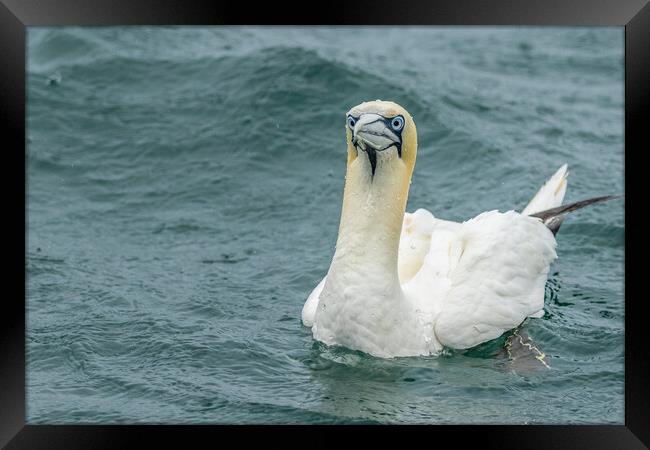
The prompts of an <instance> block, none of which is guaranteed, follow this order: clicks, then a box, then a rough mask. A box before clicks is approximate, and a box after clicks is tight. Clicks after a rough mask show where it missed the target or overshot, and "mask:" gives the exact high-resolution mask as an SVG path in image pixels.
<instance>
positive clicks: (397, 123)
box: [390, 116, 404, 131]
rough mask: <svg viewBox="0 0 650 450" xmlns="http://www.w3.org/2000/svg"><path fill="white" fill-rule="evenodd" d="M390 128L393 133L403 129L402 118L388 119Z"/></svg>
mask: <svg viewBox="0 0 650 450" xmlns="http://www.w3.org/2000/svg"><path fill="white" fill-rule="evenodd" d="M390 127H391V128H392V129H393V130H395V131H400V130H401V129H402V128H404V117H402V116H395V117H393V118H392V119H390Z"/></svg>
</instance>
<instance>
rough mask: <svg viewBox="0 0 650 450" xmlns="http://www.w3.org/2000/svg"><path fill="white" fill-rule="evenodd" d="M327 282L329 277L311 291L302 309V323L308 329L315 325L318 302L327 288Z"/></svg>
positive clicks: (325, 277) (324, 278)
mask: <svg viewBox="0 0 650 450" xmlns="http://www.w3.org/2000/svg"><path fill="white" fill-rule="evenodd" d="M325 280H327V275H326V276H324V277H323V279H322V280H321V282H320V283H318V285H317V286H316V287H315V288H314V290H313V291H311V294H309V297H307V301H306V302H305V305H304V306H303V307H302V314H301V316H302V323H303V324H304V325H305V326H306V327H311V326H312V325H313V324H314V318H315V317H316V308H318V300H319V297H320V293H321V291H322V290H323V286H325Z"/></svg>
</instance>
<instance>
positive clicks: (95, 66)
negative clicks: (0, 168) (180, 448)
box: [26, 27, 625, 424]
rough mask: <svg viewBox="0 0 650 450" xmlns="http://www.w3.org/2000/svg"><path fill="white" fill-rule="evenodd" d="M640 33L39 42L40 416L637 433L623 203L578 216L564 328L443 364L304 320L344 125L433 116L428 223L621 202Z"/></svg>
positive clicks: (35, 357)
mask: <svg viewBox="0 0 650 450" xmlns="http://www.w3.org/2000/svg"><path fill="white" fill-rule="evenodd" d="M623 39H624V34H623V28H622V27H619V28H588V27H584V28H545V27H539V28H527V27H510V28H498V27H394V28H379V27H361V28H352V27H340V28H339V27H337V28H328V27H293V28H292V27H252V28H251V27H116V28H114V27H107V28H102V27H89V28H29V29H28V48H27V51H28V65H27V77H28V78H27V85H28V86H27V87H28V92H27V124H28V128H27V153H26V165H27V174H26V175H27V201H26V209H27V219H28V228H27V231H26V234H27V248H26V261H27V269H26V270H27V298H26V309H27V311H26V314H27V336H26V344H27V345H26V348H27V419H28V422H29V423H33V424H36V423H96V424H105V423H434V424H439V423H454V424H455V423H508V424H511V423H513V424H523V423H617V424H620V423H623V414H624V405H623V395H624V389H623V388H624V371H623V369H624V296H623V287H624V263H623V257H624V230H625V224H624V202H623V201H622V200H617V201H612V202H609V203H606V204H599V205H595V206H591V207H589V208H587V209H583V210H580V211H577V212H575V213H572V214H571V215H570V216H569V217H568V218H567V219H566V221H565V222H564V224H563V225H562V228H561V230H560V232H559V234H558V235H557V242H558V247H557V252H558V256H559V258H558V259H557V260H556V262H555V263H554V264H553V265H552V267H551V272H550V274H549V281H548V283H547V286H546V300H545V315H544V317H543V318H540V319H528V320H527V321H526V322H525V323H524V324H523V325H522V327H521V329H520V331H521V332H522V333H526V334H527V335H528V336H530V338H531V339H533V342H534V344H535V345H536V346H537V347H538V348H539V349H540V350H541V351H543V352H544V353H545V354H546V361H547V362H548V364H549V366H550V369H546V368H543V367H542V368H540V367H534V366H528V365H524V366H518V365H517V364H515V362H514V361H511V360H509V359H508V358H507V357H505V356H504V355H503V351H502V347H503V344H504V342H505V339H506V338H507V336H508V334H506V335H504V336H502V337H501V338H499V339H497V340H495V341H492V342H489V343H487V344H483V345H482V346H479V347H478V348H476V349H472V350H470V351H465V352H461V351H449V352H446V353H445V354H444V355H443V356H440V357H415V358H397V359H390V360H384V359H378V358H374V357H370V356H367V355H365V354H363V353H360V352H356V351H351V350H347V349H343V348H328V347H327V346H325V345H322V344H320V343H318V342H315V341H314V340H313V339H312V337H311V332H310V330H309V329H308V328H305V327H303V325H302V324H301V321H300V312H301V308H302V306H303V303H304V301H305V299H306V298H307V296H308V295H309V293H310V292H311V290H312V289H313V287H314V286H316V284H317V283H318V282H319V281H320V280H321V278H322V277H323V276H324V275H325V273H326V271H327V268H328V266H329V263H330V260H331V258H332V255H333V252H334V245H335V241H336V236H337V231H338V220H339V214H340V208H341V200H342V190H343V183H344V176H345V164H346V145H345V129H344V127H345V112H346V111H347V110H348V109H349V108H351V107H352V106H354V105H356V104H358V103H360V102H362V101H365V100H374V99H378V98H379V99H384V100H393V101H396V102H398V103H400V104H401V105H403V106H404V107H405V108H406V109H407V110H408V111H410V112H411V113H412V115H413V117H414V119H415V121H416V124H417V127H418V137H419V150H418V158H417V164H416V167H415V171H414V174H413V183H412V185H411V190H410V198H409V201H408V206H407V210H408V211H414V210H415V209H417V208H420V207H423V208H427V209H428V210H430V211H431V212H432V213H433V214H434V215H435V216H436V217H440V218H443V219H448V220H456V221H463V220H467V219H469V218H471V217H474V216H475V215H477V214H479V213H481V212H482V211H486V210H492V209H499V210H501V211H507V210H509V209H515V210H521V209H522V208H523V207H524V206H525V205H526V203H527V202H528V200H529V199H530V198H531V197H532V196H533V195H534V194H535V192H536V190H537V189H538V188H539V187H540V186H541V185H542V184H543V182H544V181H545V180H546V179H547V178H548V177H549V176H550V175H552V174H553V172H555V171H556V170H557V169H558V168H559V167H560V166H561V165H562V164H564V163H568V165H569V171H570V175H569V182H568V189H567V194H566V197H565V201H567V202H570V201H577V200H581V199H583V198H588V197H592V196H598V195H605V194H618V193H623V155H624V153H623V130H624V123H623V114H624V109H623V107H624V104H623V81H624V78H623V74H624V72H623V70H624V66H623V58H624V45H623V44H624V40H623Z"/></svg>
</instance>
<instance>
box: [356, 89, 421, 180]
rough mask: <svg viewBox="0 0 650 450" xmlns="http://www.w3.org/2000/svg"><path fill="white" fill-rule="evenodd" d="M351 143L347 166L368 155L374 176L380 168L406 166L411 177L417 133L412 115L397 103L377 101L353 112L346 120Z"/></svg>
mask: <svg viewBox="0 0 650 450" xmlns="http://www.w3.org/2000/svg"><path fill="white" fill-rule="evenodd" d="M345 128H346V134H347V141H348V165H349V164H350V163H352V162H353V161H354V160H355V159H356V158H358V157H360V156H362V155H364V154H365V155H367V157H368V161H369V162H370V170H371V175H372V177H373V178H374V176H375V172H376V171H377V164H378V163H377V160H378V158H379V160H380V163H381V164H387V165H390V164H398V163H399V161H401V162H402V163H403V164H405V165H406V167H407V169H408V171H409V173H410V172H412V170H413V166H414V165H415V156H416V154H417V131H416V129H415V122H413V118H412V117H411V115H410V114H409V113H408V111H406V110H405V109H404V108H402V107H401V106H400V105H398V104H397V103H393V102H388V101H381V100H375V101H372V102H363V103H361V104H360V105H357V106H355V107H354V108H352V109H350V111H348V113H347V114H346V117H345Z"/></svg>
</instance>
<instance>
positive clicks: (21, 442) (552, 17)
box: [0, 0, 650, 449]
mask: <svg viewBox="0 0 650 450" xmlns="http://www.w3.org/2000/svg"><path fill="white" fill-rule="evenodd" d="M647 3H648V0H630V1H622V0H597V1H594V0H592V1H589V0H573V1H563V0H545V1H530V0H526V1H524V0H491V1H489V2H487V1H480V0H474V1H467V0H465V1H460V0H456V1H454V0H445V1H440V0H436V1H429V2H426V1H422V0H409V1H400V2H395V1H394V0H393V1H385V0H374V1H368V0H355V1H346V2H342V1H329V2H304V3H301V4H290V3H286V4H281V3H278V2H265V3H262V2H259V3H258V4H256V5H255V6H254V7H251V5H249V4H246V3H244V2H241V1H240V2H235V1H218V2H209V1H194V2H192V3H188V2H183V1H181V0H137V1H136V0H130V1H128V2H127V1H124V0H121V1H109V0H67V1H64V0H41V1H38V0H2V2H1V3H0V64H1V66H0V67H1V68H0V127H2V130H3V131H2V135H1V136H2V141H4V142H5V143H6V144H5V145H3V148H4V151H3V156H4V157H5V158H8V161H6V162H5V165H4V167H5V171H4V174H5V179H7V178H8V179H9V182H8V183H7V185H6V186H5V189H4V193H5V194H10V195H4V196H3V203H4V206H5V207H4V219H5V220H4V222H5V223H6V224H7V225H9V229H8V232H7V234H6V235H5V244H9V245H7V246H6V248H8V249H9V251H8V252H5V260H6V261H7V262H10V264H8V265H7V269H6V271H5V274H6V278H5V280H6V281H7V283H6V284H5V286H11V287H13V288H14V289H11V290H7V289H6V288H5V295H4V298H5V300H4V302H3V308H2V315H1V316H0V317H2V321H1V322H2V326H1V327H0V335H1V337H0V361H1V363H0V367H1V372H0V373H1V378H0V445H2V446H5V445H6V448H29V449H33V448H66V449H70V448H123V447H131V446H142V444H145V443H146V445H147V446H150V445H152V444H153V443H156V442H160V443H166V444H177V445H182V446H183V447H187V443H186V442H187V440H188V439H195V438H200V439H207V441H206V442H211V443H213V445H217V444H219V443H220V442H225V441H224V436H223V434H224V433H226V432H228V433H236V434H237V435H238V436H237V437H238V441H237V444H238V445H240V444H241V443H242V439H245V440H250V439H256V438H257V437H259V436H260V433H263V434H262V436H264V435H276V434H277V437H278V438H279V439H282V440H286V439H287V438H285V437H284V434H285V433H286V434H288V435H290V439H291V441H296V442H303V443H305V444H307V445H310V444H311V443H313V442H322V443H325V442H326V441H327V440H330V439H331V440H332V442H336V441H337V440H338V437H336V436H333V434H332V432H336V434H339V433H346V434H347V433H349V432H353V431H355V432H356V431H358V432H361V433H365V434H367V435H369V436H370V435H371V436H373V437H375V438H376V437H379V438H380V439H384V438H385V437H386V436H387V433H390V434H395V433H399V434H402V433H403V438H410V439H415V438H416V436H414V433H417V434H418V436H417V438H423V439H424V440H425V441H424V442H430V443H431V445H434V444H435V443H437V442H440V440H441V439H442V440H448V439H450V440H451V442H453V445H454V447H457V446H459V445H460V446H461V447H463V446H464V445H466V444H472V443H475V445H481V447H482V448H540V449H541V448H554V449H555V448H572V449H575V448H589V449H599V448H606V449H610V448H625V449H633V448H647V446H648V445H650V427H649V426H648V424H649V423H650V414H649V410H650V395H648V394H649V388H648V385H649V384H650V383H649V381H650V371H649V367H650V364H649V361H650V353H649V352H648V345H647V344H648V342H649V340H648V334H647V332H646V330H645V328H646V325H645V322H646V320H647V319H646V318H647V311H648V306H647V303H648V301H647V298H646V296H645V295H644V293H643V292H642V291H641V289H640V287H639V277H640V276H641V271H642V270H643V269H644V267H643V266H644V260H643V258H642V257H641V255H643V254H644V248H643V247H644V245H642V244H645V243H644V242H643V241H644V240H643V237H642V235H641V234H640V230H643V229H644V228H643V226H638V225H639V224H640V223H641V221H640V218H641V214H643V213H644V212H645V211H644V208H643V206H644V202H643V201H642V199H643V193H642V192H641V190H640V189H641V186H642V182H635V181H633V180H641V181H642V180H643V179H642V178H641V176H642V175H641V176H639V177H635V171H643V170H644V165H643V163H642V162H641V161H642V160H641V159H640V158H642V155H643V153H644V150H647V149H649V148H650V146H648V141H647V139H645V135H646V130H645V128H646V127H647V126H648V118H649V117H650V114H649V108H648V105H649V100H650V64H649V63H650V58H648V57H649V56H650V6H649V5H648V4H647ZM224 24H231V25H266V24H281V25H298V24H302V25H357V24H359V25H372V24H381V25H552V26H565V25H567V26H568V25H571V26H621V27H625V191H626V201H627V207H626V210H625V223H626V232H625V250H626V251H625V424H624V425H618V426H614V425H608V426H600V425H578V426H555V425H553V426H545V425H531V426H487V425H486V426H469V425H459V426H454V425H445V426H406V427H398V426H345V427H331V426H291V427H290V429H287V428H289V427H284V426H253V425H251V426H234V427H226V426H205V425H203V426H170V425H164V426H147V425H138V426H100V425H98V426H94V425H93V426H90V425H85V426H71V425H62V426H57V425H28V424H26V415H25V412H26V408H25V406H26V405H25V401H26V398H25V361H26V358H25V339H26V336H25V301H26V295H27V288H26V283H25V277H26V269H25V267H26V265H25V256H26V247H25V237H26V220H25V215H26V210H27V207H26V190H25V186H26V170H25V169H26V166H25V144H26V134H25V100H26V83H25V82H26V75H25V70H26V65H25V62H26V55H25V53H26V27H29V26H56V25H77V26H97V25H224ZM635 159H636V160H638V162H637V164H635V163H634V160H635ZM7 174H9V175H11V176H10V177H6V175H7ZM636 198H639V201H637V200H636ZM630 201H631V202H632V203H631V206H630ZM639 229H640V230H639ZM21 237H22V238H21ZM637 261H638V264H637ZM21 264H22V266H21ZM20 280H23V282H22V283H21V282H20ZM8 292H10V293H9V294H8ZM307 434H309V436H307ZM316 439H318V440H316ZM138 444H139V445H138Z"/></svg>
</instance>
